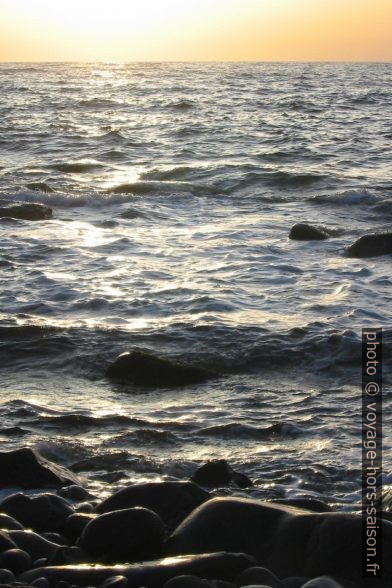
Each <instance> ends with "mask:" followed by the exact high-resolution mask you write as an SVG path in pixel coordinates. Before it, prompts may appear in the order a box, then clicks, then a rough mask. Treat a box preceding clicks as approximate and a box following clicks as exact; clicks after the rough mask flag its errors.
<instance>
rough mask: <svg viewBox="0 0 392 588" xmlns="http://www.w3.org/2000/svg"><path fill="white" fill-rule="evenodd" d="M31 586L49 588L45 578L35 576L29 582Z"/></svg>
mask: <svg viewBox="0 0 392 588" xmlns="http://www.w3.org/2000/svg"><path fill="white" fill-rule="evenodd" d="M31 585H32V586H35V588H49V582H48V581H47V579H46V578H37V579H36V580H34V582H31Z"/></svg>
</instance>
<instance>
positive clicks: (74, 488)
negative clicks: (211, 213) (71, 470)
mask: <svg viewBox="0 0 392 588" xmlns="http://www.w3.org/2000/svg"><path fill="white" fill-rule="evenodd" d="M58 495H59V496H61V497H62V498H66V499H67V500H72V501H74V502H81V501H83V500H88V499H89V498H92V496H91V494H90V492H89V491H88V490H85V488H83V487H82V486H78V485H77V484H72V485H71V486H64V487H63V488H60V490H59V491H58Z"/></svg>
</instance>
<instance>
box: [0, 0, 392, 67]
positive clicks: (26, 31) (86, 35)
mask: <svg viewBox="0 0 392 588" xmlns="http://www.w3.org/2000/svg"><path fill="white" fill-rule="evenodd" d="M391 30H392V3H391V2H390V0H375V1H371V0H356V1H354V0H347V1H345V2H339V1H337V0H329V1H328V2H327V1H326V0H319V1H318V2H317V3H315V2H311V1H310V0H279V1H278V2H271V1H268V2H267V1H266V0H242V1H241V2H239V1H238V0H187V2H183V1H182V0H144V1H143V2H136V1H134V0H111V2H107V1H103V0H67V1H65V0H59V1H57V2H52V1H50V0H33V1H32V0H0V60H2V61H62V60H70V61H73V60H76V61H80V60H82V61H83V60H84V61H91V60H97V61H98V60H119V61H135V60H137V61H143V60H146V61H150V60H152V61H166V60H169V61H172V60H173V61H177V60H180V61H187V60H316V61H317V60H354V61H355V60H362V61H367V60H369V61H372V60H373V61H388V60H390V59H391V58H392V40H391V34H390V31H391Z"/></svg>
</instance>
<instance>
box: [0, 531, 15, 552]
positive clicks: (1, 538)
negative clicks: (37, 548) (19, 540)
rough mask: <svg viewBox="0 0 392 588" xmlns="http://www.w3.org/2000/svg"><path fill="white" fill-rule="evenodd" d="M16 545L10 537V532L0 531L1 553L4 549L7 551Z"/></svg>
mask: <svg viewBox="0 0 392 588" xmlns="http://www.w3.org/2000/svg"><path fill="white" fill-rule="evenodd" d="M14 547H16V545H15V543H14V542H13V540H12V538H11V537H10V535H9V533H6V532H5V531H0V553H1V552H2V551H7V550H8V549H14Z"/></svg>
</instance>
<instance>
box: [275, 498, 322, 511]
mask: <svg viewBox="0 0 392 588" xmlns="http://www.w3.org/2000/svg"><path fill="white" fill-rule="evenodd" d="M271 502H272V503H277V504H283V505H284V504H286V505H287V506H295V507H297V508H303V509H304V510H309V511H311V512H332V508H331V507H330V506H329V505H328V504H327V503H326V502H323V501H322V500H317V498H275V499H274V500H271Z"/></svg>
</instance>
